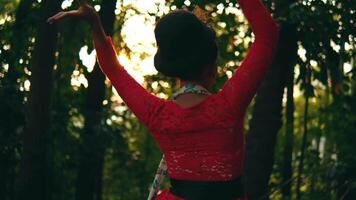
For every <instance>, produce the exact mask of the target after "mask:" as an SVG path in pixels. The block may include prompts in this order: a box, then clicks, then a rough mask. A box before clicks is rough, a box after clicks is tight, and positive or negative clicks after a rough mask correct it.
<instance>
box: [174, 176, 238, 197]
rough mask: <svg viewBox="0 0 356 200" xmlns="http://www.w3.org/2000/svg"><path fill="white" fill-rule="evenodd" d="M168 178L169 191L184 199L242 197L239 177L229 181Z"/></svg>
mask: <svg viewBox="0 0 356 200" xmlns="http://www.w3.org/2000/svg"><path fill="white" fill-rule="evenodd" d="M170 180H171V188H170V192H171V193H172V194H174V195H175V196H177V197H181V198H184V200H235V199H237V198H241V197H244V188H243V184H242V180H241V177H238V178H236V179H234V180H230V181H187V180H177V179H170Z"/></svg>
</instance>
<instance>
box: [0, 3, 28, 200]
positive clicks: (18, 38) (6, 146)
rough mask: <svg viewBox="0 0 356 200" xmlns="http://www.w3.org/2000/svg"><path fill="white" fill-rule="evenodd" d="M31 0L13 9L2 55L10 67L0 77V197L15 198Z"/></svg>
mask: <svg viewBox="0 0 356 200" xmlns="http://www.w3.org/2000/svg"><path fill="white" fill-rule="evenodd" d="M32 3H33V0H30V1H29V0H22V1H21V2H20V3H19V5H18V7H17V10H16V15H15V20H16V21H15V23H14V26H13V27H12V30H11V31H12V36H11V38H10V44H11V45H10V46H11V49H10V53H9V54H8V55H5V58H7V63H8V64H9V70H8V72H7V73H6V76H5V77H4V78H3V79H2V80H1V86H0V113H7V114H6V115H2V116H0V138H1V142H0V163H1V164H0V199H3V200H10V199H14V198H15V197H14V188H15V185H14V184H15V181H14V180H15V177H16V174H15V168H16V167H17V166H18V164H19V161H18V159H17V157H16V153H15V152H16V151H17V149H18V148H19V147H20V142H14V141H19V138H20V133H19V132H18V131H16V129H18V128H19V127H22V126H23V125H24V112H23V104H22V99H23V94H21V93H20V92H19V90H18V87H17V86H18V85H19V84H18V83H17V82H16V80H17V79H18V78H19V76H20V75H19V69H18V68H19V67H18V65H19V63H18V60H19V58H21V56H22V54H23V49H24V47H23V46H24V44H26V43H25V42H24V40H25V39H26V38H27V37H28V35H27V32H26V30H27V28H25V27H26V26H24V22H25V21H26V19H28V18H27V15H28V14H29V13H30V9H31V5H32Z"/></svg>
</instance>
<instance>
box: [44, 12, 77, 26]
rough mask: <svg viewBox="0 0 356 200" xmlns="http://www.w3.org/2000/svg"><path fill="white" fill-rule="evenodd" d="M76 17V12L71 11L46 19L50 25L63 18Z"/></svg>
mask: <svg viewBox="0 0 356 200" xmlns="http://www.w3.org/2000/svg"><path fill="white" fill-rule="evenodd" d="M77 15H78V12H77V11H76V10H71V11H67V12H59V13H58V14H56V15H55V16H53V17H50V18H48V20H47V21H48V23H50V24H52V23H55V22H57V21H60V20H62V19H64V18H67V17H73V16H77Z"/></svg>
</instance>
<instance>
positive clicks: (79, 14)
mask: <svg viewBox="0 0 356 200" xmlns="http://www.w3.org/2000/svg"><path fill="white" fill-rule="evenodd" d="M79 5H80V7H79V8H78V10H70V11H62V12H59V13H57V14H55V15H54V16H52V17H50V18H48V19H47V22H48V23H50V24H53V23H56V22H58V21H60V20H62V19H65V18H77V19H80V20H84V21H87V22H88V23H89V24H90V25H91V33H92V36H93V40H94V43H95V44H96V45H101V44H104V43H105V42H106V34H105V31H104V29H103V26H102V25H101V22H100V17H99V15H98V13H97V12H96V11H95V9H94V8H93V7H91V6H90V5H89V4H87V3H83V2H82V1H79Z"/></svg>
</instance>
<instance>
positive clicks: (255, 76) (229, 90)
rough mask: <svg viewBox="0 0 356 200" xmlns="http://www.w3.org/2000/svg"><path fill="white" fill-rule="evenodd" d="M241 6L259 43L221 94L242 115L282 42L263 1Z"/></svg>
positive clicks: (244, 1) (241, 0)
mask: <svg viewBox="0 0 356 200" xmlns="http://www.w3.org/2000/svg"><path fill="white" fill-rule="evenodd" d="M238 2H239V4H240V7H241V8H242V11H243V13H244V15H245V17H246V18H247V20H248V22H249V23H250V26H251V28H252V31H253V33H254V35H255V41H254V42H253V44H252V46H251V47H250V49H249V51H248V53H247V56H246V57H245V59H244V60H243V62H242V64H241V65H240V67H239V68H238V69H236V70H235V72H234V74H233V76H232V77H231V78H230V79H229V80H228V81H227V82H226V83H225V84H224V86H223V87H222V89H221V91H220V93H221V95H222V96H223V97H224V98H225V100H226V101H227V102H229V104H230V105H231V107H232V110H234V111H236V112H241V111H242V110H245V108H246V107H247V106H248V105H249V103H250V102H251V100H252V98H253V96H254V95H255V93H256V92H257V89H258V87H259V86H260V84H261V82H262V81H263V79H264V77H265V76H266V73H267V71H268V69H269V67H270V65H271V62H272V59H273V55H274V50H275V47H276V46H277V42H278V27H277V24H276V23H275V21H274V20H273V18H272V17H271V15H270V13H269V12H268V10H267V9H266V8H265V7H264V5H263V3H262V2H261V0H238ZM243 113H244V112H241V114H243Z"/></svg>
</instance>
